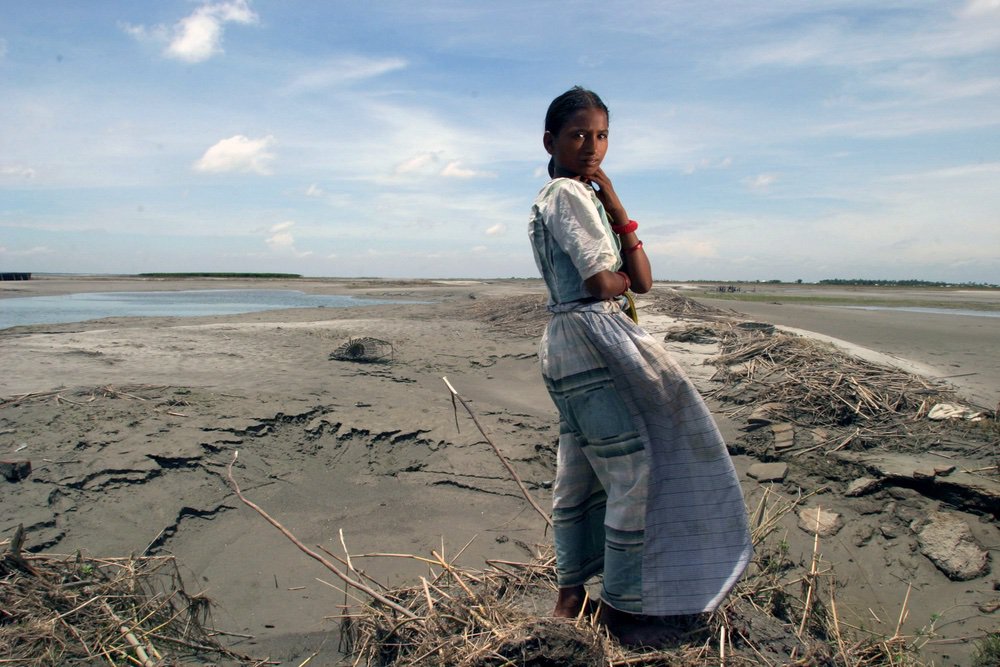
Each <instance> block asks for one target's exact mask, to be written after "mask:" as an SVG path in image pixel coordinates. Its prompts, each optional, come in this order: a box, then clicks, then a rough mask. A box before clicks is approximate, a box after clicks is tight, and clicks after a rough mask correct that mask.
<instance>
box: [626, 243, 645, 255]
mask: <svg viewBox="0 0 1000 667" xmlns="http://www.w3.org/2000/svg"><path fill="white" fill-rule="evenodd" d="M641 247H642V241H639V242H638V243H636V244H635V245H634V246H629V247H628V248H622V254H623V255H630V254H632V253H633V252H635V251H636V250H638V249H639V248H641Z"/></svg>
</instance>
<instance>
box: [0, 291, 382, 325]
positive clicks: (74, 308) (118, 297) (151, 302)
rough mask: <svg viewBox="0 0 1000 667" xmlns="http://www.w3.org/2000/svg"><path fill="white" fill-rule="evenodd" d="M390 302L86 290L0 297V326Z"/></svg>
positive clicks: (288, 294) (280, 294) (294, 294)
mask: <svg viewBox="0 0 1000 667" xmlns="http://www.w3.org/2000/svg"><path fill="white" fill-rule="evenodd" d="M384 303H393V302H392V301H389V300H384V299H363V298H356V297H352V296H340V295H328V294H306V293H305V292H298V291H295V290H243V289H234V290H184V291H176V292H90V293H83V294H63V295H59V296H29V297H18V298H11V299H0V329H6V328H8V327H15V326H22V325H28V324H62V323H69V322H84V321H87V320H96V319H101V318H103V317H189V316H197V315H235V314H239V313H255V312H260V311H264V310H283V309H288V308H350V307H353V306H371V305H376V304H384Z"/></svg>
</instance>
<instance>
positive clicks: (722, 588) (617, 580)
mask: <svg viewBox="0 0 1000 667" xmlns="http://www.w3.org/2000/svg"><path fill="white" fill-rule="evenodd" d="M528 230H529V237H530V239H531V245H532V249H533V252H534V256H535V263H536V264H537V266H538V269H539V272H540V273H541V275H542V278H543V279H544V280H545V283H546V285H547V286H548V290H549V310H550V311H552V313H553V315H552V319H551V321H550V322H549V325H548V327H547V329H546V331H545V334H544V336H543V337H542V340H541V343H540V345H539V359H540V362H541V370H542V376H543V378H544V380H545V384H546V387H547V388H548V390H549V394H550V395H551V396H552V400H553V401H554V402H555V404H556V407H557V408H558V409H559V415H560V427H559V451H558V462H557V471H556V481H555V486H554V490H553V520H554V524H555V526H554V536H555V547H556V561H557V565H556V571H557V577H558V581H559V585H560V587H568V586H574V585H578V584H583V583H585V582H586V581H587V580H588V579H589V578H591V577H592V576H594V575H596V574H599V573H601V572H602V571H603V574H604V577H603V582H602V593H601V596H602V599H603V600H604V601H605V602H606V603H607V604H609V605H611V606H612V607H614V608H616V609H620V610H622V611H626V612H631V613H636V614H646V615H652V616H672V615H680V614H693V613H700V612H708V611H713V610H714V609H715V608H716V607H717V606H718V605H719V604H720V603H721V602H722V600H723V599H724V598H725V596H726V595H727V594H728V593H729V591H730V590H731V589H732V587H733V586H734V585H735V584H736V582H737V581H738V580H739V578H740V576H741V575H742V573H743V571H744V569H745V568H746V566H747V564H748V563H749V561H750V557H751V555H752V546H751V540H750V533H749V530H748V526H747V515H746V507H745V505H744V502H743V494H742V491H741V489H740V485H739V480H738V478H737V476H736V471H735V469H734V468H733V464H732V461H731V460H730V458H729V453H728V451H727V450H726V446H725V443H724V442H723V439H722V435H721V434H720V433H719V430H718V428H717V427H716V425H715V421H714V420H713V419H712V416H711V413H710V412H709V410H708V408H707V406H706V405H705V403H704V401H703V400H702V398H701V396H700V395H699V394H698V392H697V390H696V389H695V388H694V386H693V385H692V384H691V382H690V381H689V380H688V379H687V377H686V376H685V374H684V372H683V371H682V370H681V368H680V367H679V366H678V365H677V364H676V363H675V362H674V361H673V360H672V359H671V358H670V357H669V356H668V354H667V352H666V350H665V349H664V348H663V346H662V345H661V344H660V343H659V342H658V341H656V340H655V339H654V338H653V337H652V336H650V335H649V334H647V333H646V332H645V331H643V330H642V329H641V328H639V327H638V326H636V325H635V324H634V323H633V322H632V320H631V319H630V318H629V317H628V316H627V315H626V314H625V313H624V312H623V311H622V310H621V308H620V306H619V305H618V304H617V303H616V302H615V301H599V300H595V299H593V298H592V297H591V296H590V294H589V293H588V292H587V290H586V287H585V286H584V280H585V279H586V278H588V277H590V276H592V275H594V274H596V273H597V272H598V271H601V270H608V271H615V270H617V269H618V268H619V267H620V266H621V259H620V251H619V249H618V245H617V238H616V236H615V235H614V234H612V232H611V229H610V226H609V224H608V221H607V217H606V215H605V213H604V209H603V207H602V206H601V203H600V200H598V199H597V197H596V195H595V193H594V192H593V190H592V189H591V188H590V187H589V186H587V185H585V184H583V183H581V182H579V181H576V180H572V179H555V180H553V181H550V182H549V183H548V184H547V185H546V186H545V187H544V188H542V190H541V192H540V193H539V195H538V197H537V199H536V200H535V203H534V206H533V207H532V211H531V217H530V221H529V228H528Z"/></svg>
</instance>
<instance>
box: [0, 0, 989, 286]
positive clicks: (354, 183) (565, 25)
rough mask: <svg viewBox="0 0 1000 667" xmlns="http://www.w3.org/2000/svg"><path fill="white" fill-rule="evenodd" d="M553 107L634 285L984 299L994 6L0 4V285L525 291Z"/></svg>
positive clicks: (847, 2) (850, 2)
mask: <svg viewBox="0 0 1000 667" xmlns="http://www.w3.org/2000/svg"><path fill="white" fill-rule="evenodd" d="M574 84H581V85H584V86H586V87H589V88H592V89H594V90H595V91H597V92H598V93H599V94H600V95H601V96H602V97H603V98H604V100H605V102H607V104H608V106H609V107H610V108H611V148H610V150H609V154H608V158H607V161H606V162H605V167H606V169H607V171H608V173H609V174H610V175H611V176H612V177H613V178H614V180H615V184H616V189H617V190H618V192H619V194H620V195H621V197H622V200H623V202H624V203H625V205H626V206H627V208H628V211H629V213H630V215H631V217H633V218H635V219H637V220H639V222H640V224H641V228H640V236H641V237H642V238H643V240H644V242H645V247H646V249H647V250H648V251H649V254H650V257H651V259H652V261H653V263H654V273H655V275H656V277H657V278H658V279H663V280H683V279H692V280H696V279H720V280H738V279H748V280H757V279H759V280H770V279H782V280H796V279H803V280H806V281H813V280H819V279H823V278H853V277H863V278H920V279H927V280H946V281H955V282H966V281H971V282H990V283H1000V0H968V1H961V2H949V1H942V0H934V1H925V0H904V1H896V0H883V1H881V2H877V3H875V2H871V1H870V0H801V1H796V2H791V1H785V0H770V1H768V2H756V1H750V0H728V1H725V2H722V1H713V0H691V1H679V0H637V1H634V2H629V1H624V2H608V1H606V0H605V1H602V2H591V1H590V0H581V1H579V2H572V3H567V2H547V1H544V0H542V1H539V0H533V1H531V2H520V1H512V2H474V1H472V0H461V1H458V0H456V1H436V0H428V2H425V3H416V2H412V1H410V0H405V1H394V0H385V1H380V2H356V1H334V0H330V1H327V2H320V1H318V0H316V1H308V2H307V1H305V0H298V1H293V0H222V1H218V2H213V1H211V0H209V1H208V2H191V1H189V0H161V1H159V2H141V3H140V2H132V1H124V0H122V1H115V0H102V1H99V2H79V0H70V1H65V2H63V1H58V0H46V1H45V2H39V3H29V2H13V1H8V0H3V2H2V11H0V270H19V271H35V272H73V273H76V272H87V273H138V272H144V271H278V272H288V273H300V274H303V275H307V276H384V277H451V278H491V277H511V276H518V277H530V276H534V275H536V273H535V268H534V265H533V263H532V260H531V253H530V250H529V247H528V242H527V235H526V225H527V213H528V209H529V208H530V205H531V201H532V200H533V198H534V196H535V193H536V192H537V191H538V189H539V188H540V187H541V186H542V185H543V184H544V182H545V178H546V177H545V175H544V166H545V163H546V160H547V155H546V154H545V152H544V149H543V148H542V143H541V136H542V122H543V117H544V114H545V109H546V107H547V105H548V103H549V101H550V100H551V99H552V98H553V97H554V96H555V95H557V94H559V93H561V92H562V91H564V90H565V89H567V88H568V87H570V86H572V85H574Z"/></svg>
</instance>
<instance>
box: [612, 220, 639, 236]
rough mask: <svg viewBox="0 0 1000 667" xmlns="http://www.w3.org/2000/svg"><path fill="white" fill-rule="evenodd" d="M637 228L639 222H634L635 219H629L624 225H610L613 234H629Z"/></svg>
mask: <svg viewBox="0 0 1000 667" xmlns="http://www.w3.org/2000/svg"><path fill="white" fill-rule="evenodd" d="M637 229H639V223H638V222H636V221H635V220H629V221H628V222H627V223H626V224H624V225H611V231H613V232H614V233H615V234H618V235H619V236H623V235H625V234H631V233H632V232H634V231H635V230H637Z"/></svg>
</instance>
